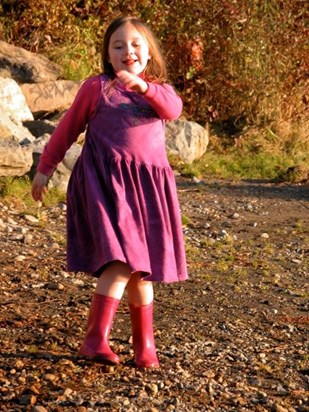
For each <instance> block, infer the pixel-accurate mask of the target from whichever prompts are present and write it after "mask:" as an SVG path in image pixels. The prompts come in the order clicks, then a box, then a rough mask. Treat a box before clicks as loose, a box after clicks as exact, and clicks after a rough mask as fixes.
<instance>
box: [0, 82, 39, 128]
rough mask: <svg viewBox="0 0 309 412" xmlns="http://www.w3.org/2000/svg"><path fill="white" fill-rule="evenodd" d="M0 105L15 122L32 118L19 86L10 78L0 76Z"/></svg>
mask: <svg viewBox="0 0 309 412" xmlns="http://www.w3.org/2000/svg"><path fill="white" fill-rule="evenodd" d="M0 106H1V108H2V109H3V111H5V113H6V114H7V115H8V116H9V117H10V118H11V119H14V121H16V122H24V121H26V120H33V115H32V113H31V111H30V108H29V107H28V105H27V103H26V99H25V96H24V94H23V92H22V91H21V88H20V87H19V86H18V84H17V83H16V82H15V81H14V80H12V79H4V78H2V77H0Z"/></svg>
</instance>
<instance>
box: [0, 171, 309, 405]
mask: <svg viewBox="0 0 309 412" xmlns="http://www.w3.org/2000/svg"><path fill="white" fill-rule="evenodd" d="M178 188H179V197H180V202H181V208H182V213H183V222H184V233H185V238H186V248H187V255H188V267H189V272H190V280H189V281H187V282H183V283H179V284H174V285H156V288H155V289H156V291H155V293H156V312H155V324H156V341H157V347H158V354H159V358H160V361H161V369H160V370H156V371H139V370H136V369H134V367H133V366H132V351H131V346H130V321H129V314H128V309H127V302H126V298H124V300H123V302H122V303H121V305H120V309H119V312H118V315H117V318H116V320H115V324H114V329H113V333H112V339H111V341H112V344H113V345H114V347H115V349H116V350H117V351H118V352H119V353H120V355H121V356H122V358H123V361H124V364H123V366H121V367H117V368H114V367H107V366H102V365H99V364H92V363H89V362H85V361H82V360H79V359H77V357H76V351H77V349H78V347H79V344H80V342H81V339H82V336H83V331H84V327H85V322H86V319H87V313H88V307H89V303H90V298H91V293H92V291H93V287H94V283H93V281H92V280H91V279H89V278H87V277H85V276H84V275H83V274H68V273H67V272H66V271H65V245H64V242H65V207H64V206H63V205H59V206H58V207H53V208H42V209H40V210H39V211H38V219H33V218H31V217H29V216H27V215H25V213H21V211H20V210H19V209H18V208H16V207H15V206H14V205H10V206H8V205H6V204H5V203H4V202H2V204H1V205H0V206H1V211H0V274H1V284H0V288H1V294H0V304H1V312H0V343H1V354H0V410H1V411H2V410H3V411H14V412H16V411H28V410H29V411H31V410H33V411H35V410H36V411H38V412H39V411H42V412H44V411H45V410H47V411H79V412H83V411H132V412H133V411H152V412H155V411H178V412H185V411H215V412H233V411H235V412H236V411H237V412H238V411H248V412H252V411H275V412H276V411H277V412H284V411H289V412H293V411H297V412H304V411H309V403H308V395H309V358H308V349H309V341H308V336H309V334H308V324H309V314H308V310H309V302H308V300H309V299H308V296H309V295H308V292H309V286H308V283H309V282H308V280H309V275H308V273H309V264H308V262H309V186H308V185H307V186H306V185H274V184H267V183H265V182H236V183H233V182H227V181H212V182H199V183H192V182H191V181H189V180H183V179H179V182H178ZM0 202H1V199H0Z"/></svg>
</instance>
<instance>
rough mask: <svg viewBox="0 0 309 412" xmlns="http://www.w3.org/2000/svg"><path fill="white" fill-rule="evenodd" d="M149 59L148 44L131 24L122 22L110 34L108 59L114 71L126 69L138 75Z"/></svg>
mask: <svg viewBox="0 0 309 412" xmlns="http://www.w3.org/2000/svg"><path fill="white" fill-rule="evenodd" d="M149 59H150V55H149V47H148V44H147V42H146V40H145V38H144V37H143V36H142V35H141V34H140V33H139V32H138V31H137V29H136V28H135V27H134V26H133V25H132V24H130V23H125V24H123V25H122V26H120V27H119V28H118V29H117V30H116V31H114V33H113V34H112V35H111V38H110V41H109V46H108V61H109V62H110V63H111V65H112V66H113V69H114V71H115V73H117V72H118V71H120V70H126V71H128V72H130V73H132V74H135V75H138V74H140V73H142V72H143V71H144V69H145V67H146V66H147V63H148V60H149Z"/></svg>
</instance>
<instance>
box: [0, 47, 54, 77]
mask: <svg viewBox="0 0 309 412" xmlns="http://www.w3.org/2000/svg"><path fill="white" fill-rule="evenodd" d="M60 74H61V70H60V67H59V66H58V65H56V64H54V63H52V62H51V61H50V60H49V59H48V58H47V57H45V56H42V55H40V54H37V53H31V52H29V51H27V50H25V49H23V48H21V47H16V46H13V45H12V44H8V43H5V42H4V41H1V40H0V76H2V77H10V78H12V79H14V80H16V81H17V82H18V83H41V82H48V81H53V80H57V79H58V78H59V77H60Z"/></svg>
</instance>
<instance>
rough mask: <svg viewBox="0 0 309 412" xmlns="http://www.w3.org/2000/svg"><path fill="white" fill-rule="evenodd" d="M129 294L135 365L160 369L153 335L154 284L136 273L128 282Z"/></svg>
mask: <svg viewBox="0 0 309 412" xmlns="http://www.w3.org/2000/svg"><path fill="white" fill-rule="evenodd" d="M127 293H128V300H129V308H130V315H131V323H132V334H133V350H134V358H135V364H136V366H137V367H138V368H158V367H159V360H158V357H157V354H156V347H155V342H154V335H153V286H152V283H151V282H149V281H144V280H142V279H141V276H140V273H135V274H133V275H132V276H131V278H130V281H129V282H128V285H127Z"/></svg>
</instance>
